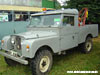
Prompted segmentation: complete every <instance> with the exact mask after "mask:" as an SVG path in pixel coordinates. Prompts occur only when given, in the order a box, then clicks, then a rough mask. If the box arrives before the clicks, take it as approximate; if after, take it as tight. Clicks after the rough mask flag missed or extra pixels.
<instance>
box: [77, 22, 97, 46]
mask: <svg viewBox="0 0 100 75" xmlns="http://www.w3.org/2000/svg"><path fill="white" fill-rule="evenodd" d="M88 34H91V35H92V36H93V37H97V36H98V25H97V24H91V25H85V26H82V27H79V35H78V39H79V40H78V42H79V44H80V43H83V42H85V40H86V37H87V35H88Z"/></svg>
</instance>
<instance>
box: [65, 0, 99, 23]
mask: <svg viewBox="0 0 100 75" xmlns="http://www.w3.org/2000/svg"><path fill="white" fill-rule="evenodd" d="M85 7H86V8H88V10H89V17H88V19H87V20H88V22H91V23H98V24H100V0H70V1H69V2H68V6H67V7H66V8H76V9H78V10H80V9H82V8H85Z"/></svg>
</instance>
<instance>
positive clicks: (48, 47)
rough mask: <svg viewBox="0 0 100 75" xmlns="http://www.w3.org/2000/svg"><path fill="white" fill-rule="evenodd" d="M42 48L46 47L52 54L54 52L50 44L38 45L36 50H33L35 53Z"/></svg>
mask: <svg viewBox="0 0 100 75" xmlns="http://www.w3.org/2000/svg"><path fill="white" fill-rule="evenodd" d="M43 48H47V49H48V50H49V51H50V52H51V53H52V54H53V53H54V51H53V49H52V48H51V47H50V46H48V45H43V46H41V47H39V48H38V49H37V51H36V52H35V55H36V54H37V53H38V52H39V51H40V50H41V49H43Z"/></svg>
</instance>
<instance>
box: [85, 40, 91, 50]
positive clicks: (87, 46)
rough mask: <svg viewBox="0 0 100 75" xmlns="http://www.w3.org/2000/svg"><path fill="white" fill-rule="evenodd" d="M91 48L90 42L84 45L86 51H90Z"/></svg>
mask: <svg viewBox="0 0 100 75" xmlns="http://www.w3.org/2000/svg"><path fill="white" fill-rule="evenodd" d="M91 48H92V44H91V42H90V41H88V42H87V43H86V49H87V51H90V50H91Z"/></svg>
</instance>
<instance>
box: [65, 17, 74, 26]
mask: <svg viewBox="0 0 100 75" xmlns="http://www.w3.org/2000/svg"><path fill="white" fill-rule="evenodd" d="M67 25H71V26H74V16H64V18H63V26H67Z"/></svg>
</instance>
